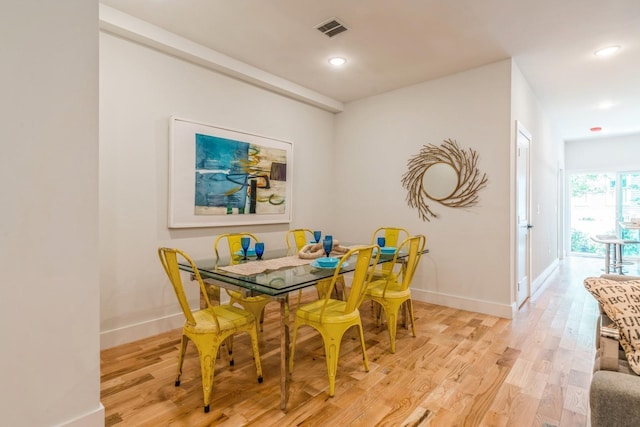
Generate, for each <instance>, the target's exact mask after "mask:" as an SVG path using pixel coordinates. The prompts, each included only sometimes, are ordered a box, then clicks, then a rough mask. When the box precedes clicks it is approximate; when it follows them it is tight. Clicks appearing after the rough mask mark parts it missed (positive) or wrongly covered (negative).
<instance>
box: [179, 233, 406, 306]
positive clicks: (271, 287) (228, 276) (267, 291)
mask: <svg viewBox="0 0 640 427" xmlns="http://www.w3.org/2000/svg"><path fill="white" fill-rule="evenodd" d="M355 246H357V245H347V246H346V247H347V248H353V247H355ZM287 256H288V254H287V250H286V249H272V250H266V251H265V253H264V255H263V257H262V260H257V259H256V256H255V255H254V256H249V257H248V259H247V260H241V259H240V258H241V257H242V256H241V255H240V256H234V262H231V259H230V257H220V258H219V259H215V258H206V259H200V260H196V261H195V264H196V266H197V267H198V270H199V271H200V275H201V276H202V278H203V279H215V280H219V281H221V282H224V283H225V284H226V285H229V287H232V288H242V289H245V290H247V291H251V292H252V293H259V294H263V295H268V296H271V297H281V296H284V295H286V294H288V293H290V292H293V291H297V290H299V289H303V288H306V287H310V286H313V285H315V284H316V283H317V282H318V281H320V280H323V279H327V278H330V277H332V276H333V274H334V272H335V269H334V268H320V267H318V266H316V265H315V263H313V261H314V260H312V259H310V260H308V261H309V263H307V264H304V265H295V266H285V267H281V268H279V269H275V270H271V269H267V270H266V271H264V272H260V273H257V274H250V275H244V274H240V273H237V272H233V271H227V270H225V269H223V268H224V267H227V266H229V265H238V264H243V263H249V262H256V263H260V262H263V263H268V262H270V261H271V260H278V259H283V258H285V257H287ZM406 256H407V254H404V253H400V254H398V258H397V259H398V261H402V259H403V258H405V257H406ZM392 259H393V254H381V256H380V259H379V261H378V262H379V263H383V262H388V261H391V260H392ZM265 265H266V264H265ZM179 266H180V269H181V270H184V271H188V272H192V271H191V267H190V266H189V265H188V264H187V263H180V265H179ZM221 267H222V268H221ZM354 269H355V263H354V262H349V260H347V263H346V265H344V264H343V267H342V269H341V270H340V271H341V273H342V274H344V273H349V272H352V271H353V270H354Z"/></svg>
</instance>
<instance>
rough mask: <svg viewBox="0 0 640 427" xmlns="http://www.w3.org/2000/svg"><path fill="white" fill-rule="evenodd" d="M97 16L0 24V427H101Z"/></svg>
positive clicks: (37, 8)
mask: <svg viewBox="0 0 640 427" xmlns="http://www.w3.org/2000/svg"><path fill="white" fill-rule="evenodd" d="M97 11H98V5H97V1H86V0H69V1H64V2H43V1H37V0H19V1H18V0H16V1H9V2H3V10H2V14H0V28H2V37H0V45H1V49H0V50H1V51H2V66H1V67H0V85H1V90H0V93H2V101H1V102H0V114H1V115H2V126H0V141H2V155H1V156H0V188H1V191H0V194H2V208H1V209H0V215H1V217H0V236H1V237H0V242H1V243H0V271H2V286H1V287H0V289H1V290H0V293H1V295H0V328H1V330H2V332H1V333H0V337H2V338H1V339H2V344H1V350H0V378H1V380H0V383H1V384H2V385H1V386H0V387H1V388H0V414H1V415H0V419H1V421H0V424H2V425H6V426H28V427H37V426H52V425H68V426H80V425H82V426H100V425H104V409H103V408H102V406H101V404H100V360H99V353H98V351H99V335H98V333H99V303H98V299H99V292H100V290H99V281H98V262H99V260H98V34H97V29H98V12H97Z"/></svg>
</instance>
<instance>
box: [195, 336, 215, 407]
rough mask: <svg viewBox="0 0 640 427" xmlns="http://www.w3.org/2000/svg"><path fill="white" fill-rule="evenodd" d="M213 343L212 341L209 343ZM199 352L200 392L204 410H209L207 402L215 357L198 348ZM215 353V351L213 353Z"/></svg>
mask: <svg viewBox="0 0 640 427" xmlns="http://www.w3.org/2000/svg"><path fill="white" fill-rule="evenodd" d="M209 344H211V345H213V344H212V343H209ZM198 353H199V354H200V371H201V375H202V393H203V395H204V412H209V402H210V400H211V387H212V385H213V375H214V371H215V363H216V361H215V358H213V357H211V355H210V354H206V352H204V351H201V349H198ZM213 354H215V353H213Z"/></svg>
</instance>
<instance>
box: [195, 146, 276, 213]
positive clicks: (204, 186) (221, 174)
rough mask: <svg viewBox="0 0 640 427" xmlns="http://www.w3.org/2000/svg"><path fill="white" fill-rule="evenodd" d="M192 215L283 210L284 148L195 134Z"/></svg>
mask: <svg viewBox="0 0 640 427" xmlns="http://www.w3.org/2000/svg"><path fill="white" fill-rule="evenodd" d="M195 138H196V143H195V150H196V153H195V154H196V155H195V162H196V164H195V175H196V176H195V214H196V215H230V214H261V213H262V214H264V213H284V211H285V206H284V205H285V195H286V151H285V150H280V149H276V148H268V147H262V146H259V145H255V144H251V143H248V142H243V141H237V140H232V139H226V138H220V137H216V136H210V135H203V134H196V135H195Z"/></svg>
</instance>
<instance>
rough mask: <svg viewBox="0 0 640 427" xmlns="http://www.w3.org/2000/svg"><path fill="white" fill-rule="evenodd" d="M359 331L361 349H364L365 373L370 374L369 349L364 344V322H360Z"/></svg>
mask: <svg viewBox="0 0 640 427" xmlns="http://www.w3.org/2000/svg"><path fill="white" fill-rule="evenodd" d="M358 331H359V332H360V347H362V363H363V364H364V371H365V372H369V359H368V358H367V348H366V347H365V344H364V330H363V329H362V322H360V321H358Z"/></svg>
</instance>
